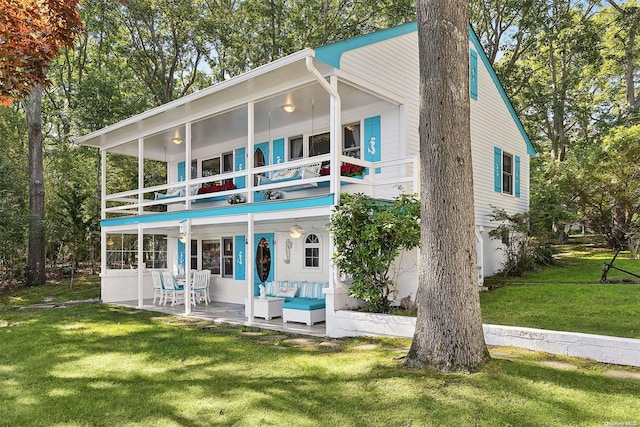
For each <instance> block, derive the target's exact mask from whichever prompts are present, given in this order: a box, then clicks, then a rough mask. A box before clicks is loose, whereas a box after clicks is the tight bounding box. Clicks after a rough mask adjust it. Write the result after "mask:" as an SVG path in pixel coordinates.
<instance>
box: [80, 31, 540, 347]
mask: <svg viewBox="0 0 640 427" xmlns="http://www.w3.org/2000/svg"><path fill="white" fill-rule="evenodd" d="M469 36H470V41H469V55H470V95H471V137H472V153H473V173H474V192H475V218H476V229H477V233H476V235H477V248H478V260H479V261H478V262H479V266H478V269H479V274H480V277H481V278H482V277H484V276H485V275H491V274H493V273H495V272H496V271H497V270H498V269H499V268H500V264H501V252H500V251H499V250H498V243H497V242H495V241H493V240H491V239H489V236H488V232H489V230H491V229H492V227H495V224H493V223H492V222H491V221H490V219H489V214H490V212H491V211H492V208H493V207H494V206H495V207H502V208H504V209H506V210H507V211H509V212H524V211H526V210H527V209H528V207H529V159H530V157H531V156H534V155H535V151H534V149H533V147H532V145H531V142H530V141H529V139H528V137H527V135H526V133H525V131H524V129H523V127H522V124H521V123H520V121H519V120H518V117H517V116H516V114H515V112H514V110H513V107H512V106H511V104H510V102H509V100H508V99H507V96H506V94H505V92H504V90H503V88H502V87H501V85H500V82H499V81H498V79H497V77H496V74H495V73H494V71H493V70H492V69H491V66H490V65H489V62H488V60H487V58H486V56H485V54H484V53H483V51H482V48H481V46H480V43H479V42H478V40H477V38H476V36H475V34H474V33H473V31H472V30H470V31H469ZM418 72H419V70H418V41H417V26H416V24H415V23H414V24H407V25H403V26H399V27H395V28H391V29H387V30H383V31H379V32H376V33H373V34H369V35H365V36H362V37H357V38H354V39H350V40H346V41H342V42H338V43H335V44H332V45H328V46H323V47H320V48H317V49H305V50H302V51H300V52H297V53H295V54H293V55H290V56H287V57H285V58H282V59H279V60H277V61H274V62H272V63H269V64H267V65H264V66H261V67H258V68H256V69H254V70H252V71H249V72H247V73H245V74H242V75H240V76H237V77H235V78H232V79H230V80H227V81H225V82H222V83H219V84H217V85H215V86H212V87H209V88H207V89H205V90H202V91H199V92H197V93H194V94H192V95H189V96H186V97H184V98H181V99H178V100H176V101H173V102H170V103H168V104H165V105H162V106H160V107H157V108H154V109H152V110H149V111H146V112H144V113H142V114H139V115H137V116H134V117H131V118H129V119H127V120H124V121H122V122H119V123H116V124H114V125H111V126H109V127H106V128H104V129H101V130H99V131H96V132H93V133H91V134H88V135H86V136H83V137H81V138H79V140H78V141H77V142H78V143H80V144H84V145H88V146H93V147H97V148H99V149H100V152H101V153H102V253H101V259H102V260H103V263H102V273H101V276H102V279H101V280H102V299H103V300H104V301H105V302H117V301H126V300H137V301H138V302H139V305H140V306H142V301H143V299H147V298H151V297H152V294H153V289H152V280H151V271H153V270H154V269H160V270H169V271H171V272H172V273H174V274H176V275H178V274H186V275H187V276H188V275H189V273H190V271H192V270H203V269H208V270H211V290H210V294H211V298H212V299H213V300H215V301H221V302H229V303H236V304H244V303H245V299H246V300H247V301H252V300H253V296H255V295H257V293H258V285H259V284H266V283H270V282H284V281H287V282H291V283H293V282H298V283H299V282H303V281H306V282H309V283H311V282H322V283H328V286H329V287H328V289H327V290H325V293H326V307H327V309H326V325H327V333H328V334H330V335H331V334H332V332H331V331H332V330H333V329H334V328H333V325H335V322H337V321H339V320H337V318H336V317H335V312H336V310H339V309H340V308H343V307H342V306H343V305H344V304H346V298H345V295H346V293H345V290H344V286H343V284H341V283H340V282H339V274H337V272H335V271H333V267H332V263H331V256H332V242H331V236H330V235H329V234H328V232H327V230H326V224H327V222H328V217H329V215H330V214H331V212H332V210H333V208H334V206H336V205H337V204H338V203H339V197H340V196H339V195H340V194H341V192H363V193H366V194H369V195H372V196H374V197H376V198H380V199H389V198H392V197H393V196H394V195H396V194H397V193H398V192H399V191H406V192H419V190H420V189H419V182H418V169H419V168H418V158H417V156H418V146H419V137H418V105H419V101H418ZM123 156H125V157H131V158H137V165H138V181H137V183H135V184H134V185H133V186H132V188H128V189H127V191H119V192H117V193H112V192H111V191H110V189H111V188H113V187H114V182H113V179H114V177H112V176H111V175H110V174H109V172H108V171H109V164H110V163H111V162H115V161H118V160H119V159H120V158H122V157H123ZM353 165H356V166H360V167H363V168H366V173H365V174H364V175H363V176H355V177H353V176H352V177H348V176H341V173H340V170H341V169H342V170H343V171H346V170H347V169H353ZM150 168H154V170H158V169H159V170H164V169H163V168H166V182H165V183H162V184H161V185H153V186H151V185H149V184H146V183H145V177H146V176H147V174H145V169H150ZM120 189H121V188H120ZM267 190H270V192H271V194H269V192H268V191H267ZM275 197H277V198H275ZM230 198H231V199H233V198H235V199H236V200H231V201H241V203H233V204H232V203H230ZM140 260H142V263H141V262H140ZM185 260H186V262H185ZM404 262H405V265H404V267H405V270H406V273H405V274H404V275H402V276H401V277H400V279H399V289H398V293H397V295H396V297H397V299H398V300H399V299H400V298H402V297H403V296H405V295H406V294H408V293H413V294H414V295H415V287H416V272H415V255H414V256H413V257H411V256H409V257H405V261H404ZM139 266H143V268H137V267H139ZM316 296H317V295H316ZM320 298H322V297H321V296H320ZM256 309H257V308H256V306H255V305H254V304H253V303H251V302H249V303H248V304H247V316H248V317H249V318H253V316H254V314H255V311H254V310H256ZM185 310H186V312H187V313H188V312H190V310H191V307H190V306H189V305H188V304H187V305H186V306H185ZM322 316H324V313H323V314H322ZM322 316H321V317H320V318H316V319H314V320H313V321H318V320H323V317H322ZM285 320H286V319H285ZM289 320H293V321H296V319H295V318H290V319H289Z"/></svg>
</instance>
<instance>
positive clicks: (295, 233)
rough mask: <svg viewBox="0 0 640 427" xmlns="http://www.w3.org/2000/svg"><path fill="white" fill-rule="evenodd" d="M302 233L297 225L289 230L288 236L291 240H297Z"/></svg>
mask: <svg viewBox="0 0 640 427" xmlns="http://www.w3.org/2000/svg"><path fill="white" fill-rule="evenodd" d="M303 232H304V230H303V229H302V227H300V226H299V225H298V224H295V225H294V226H293V227H291V228H290V229H289V236H291V238H292V239H299V238H300V236H302V233H303Z"/></svg>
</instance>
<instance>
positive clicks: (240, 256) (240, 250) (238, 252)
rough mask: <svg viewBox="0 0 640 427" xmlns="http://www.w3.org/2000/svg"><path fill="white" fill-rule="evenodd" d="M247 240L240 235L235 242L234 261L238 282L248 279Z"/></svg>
mask: <svg viewBox="0 0 640 427" xmlns="http://www.w3.org/2000/svg"><path fill="white" fill-rule="evenodd" d="M245 246H246V239H245V237H244V236H243V235H238V236H236V237H235V240H234V242H233V250H234V255H233V260H234V264H235V265H234V269H235V270H234V271H235V279H236V280H244V279H245V277H246V269H245V265H244V262H245V259H246V258H247V254H246V253H245Z"/></svg>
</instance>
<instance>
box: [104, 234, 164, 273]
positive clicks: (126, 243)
mask: <svg viewBox="0 0 640 427" xmlns="http://www.w3.org/2000/svg"><path fill="white" fill-rule="evenodd" d="M142 261H143V262H144V265H145V268H167V236H165V235H162V234H145V235H144V236H143V240H142ZM137 267H138V235H137V234H107V268H108V269H112V270H123V269H128V268H137Z"/></svg>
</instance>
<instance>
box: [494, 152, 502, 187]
mask: <svg viewBox="0 0 640 427" xmlns="http://www.w3.org/2000/svg"><path fill="white" fill-rule="evenodd" d="M493 189H494V191H496V192H497V193H502V150H501V149H500V147H493Z"/></svg>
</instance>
